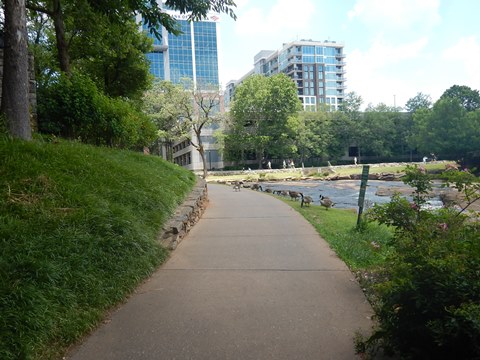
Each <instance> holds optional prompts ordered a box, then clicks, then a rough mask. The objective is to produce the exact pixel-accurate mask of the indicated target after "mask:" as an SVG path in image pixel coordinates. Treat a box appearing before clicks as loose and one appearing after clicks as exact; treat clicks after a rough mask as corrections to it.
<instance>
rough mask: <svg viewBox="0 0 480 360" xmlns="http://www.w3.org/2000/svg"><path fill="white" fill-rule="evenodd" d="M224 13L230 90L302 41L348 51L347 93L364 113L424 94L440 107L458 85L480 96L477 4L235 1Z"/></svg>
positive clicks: (224, 65) (453, 0)
mask: <svg viewBox="0 0 480 360" xmlns="http://www.w3.org/2000/svg"><path fill="white" fill-rule="evenodd" d="M235 3H236V4H237V7H236V9H235V13H236V15H237V20H236V21H234V20H233V19H231V18H229V17H228V15H226V14H222V15H221V21H220V23H219V72H220V81H221V83H222V85H223V86H225V85H226V83H227V82H228V81H230V80H237V79H239V78H241V77H242V76H243V75H245V74H246V73H247V72H248V71H250V70H251V69H253V59H254V56H255V55H256V54H257V53H258V52H260V51H261V50H279V49H281V48H282V46H283V44H284V43H288V42H291V41H295V40H301V39H312V40H315V41H323V40H330V41H336V42H339V43H343V44H344V53H345V54H346V58H345V61H346V72H347V73H346V78H347V82H346V85H347V92H351V91H354V92H355V93H357V94H358V95H360V96H361V97H362V99H363V102H364V107H365V106H367V105H368V104H372V105H378V104H379V103H384V104H386V105H389V106H394V105H395V106H400V107H403V106H404V105H405V103H406V102H407V101H408V100H409V99H411V98H412V97H414V96H415V95H416V94H417V93H418V92H422V93H423V94H427V95H430V96H431V98H432V101H436V100H437V99H438V98H439V97H440V96H441V95H442V94H443V92H444V91H445V90H447V89H448V88H450V87H451V86H453V85H466V86H469V87H470V88H472V89H476V90H480V26H479V25H478V24H479V22H478V21H479V20H478V16H479V15H478V14H480V1H478V0H294V1H292V0H261V1H260V0H235Z"/></svg>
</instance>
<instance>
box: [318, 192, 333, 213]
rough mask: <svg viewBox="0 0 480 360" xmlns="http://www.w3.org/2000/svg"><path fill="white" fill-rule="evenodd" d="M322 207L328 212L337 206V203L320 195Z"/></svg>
mask: <svg viewBox="0 0 480 360" xmlns="http://www.w3.org/2000/svg"><path fill="white" fill-rule="evenodd" d="M320 205H321V206H323V207H324V208H325V210H328V209H329V208H331V207H333V206H335V203H334V202H333V201H332V199H330V198H328V197H326V196H323V195H320Z"/></svg>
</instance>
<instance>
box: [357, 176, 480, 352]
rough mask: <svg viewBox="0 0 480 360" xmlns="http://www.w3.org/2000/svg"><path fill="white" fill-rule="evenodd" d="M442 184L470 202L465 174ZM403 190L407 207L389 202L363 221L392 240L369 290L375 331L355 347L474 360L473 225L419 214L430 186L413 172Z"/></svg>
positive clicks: (478, 316)
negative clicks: (410, 193) (410, 195)
mask: <svg viewBox="0 0 480 360" xmlns="http://www.w3.org/2000/svg"><path fill="white" fill-rule="evenodd" d="M447 179H448V181H449V182H450V183H451V184H452V185H453V186H454V187H455V188H457V189H459V190H460V191H462V192H463V193H464V194H465V195H466V197H467V200H468V199H470V200H468V203H471V202H473V201H475V200H478V198H479V196H480V195H479V190H480V184H479V182H478V179H477V178H475V177H474V176H473V175H472V174H470V173H466V172H458V171H452V172H450V173H449V174H448V175H447ZM405 182H406V183H407V184H409V185H411V186H412V187H414V188H415V189H416V192H415V196H414V202H413V203H409V202H408V201H407V200H405V199H402V198H400V197H398V196H397V197H394V198H393V200H392V202H391V203H389V204H386V205H381V206H376V207H374V209H373V210H371V212H370V213H369V217H370V219H371V220H375V221H378V222H380V223H381V224H386V225H390V226H394V227H395V229H396V233H395V237H394V239H393V241H392V242H391V246H392V248H393V250H394V251H393V252H392V253H391V254H390V256H389V257H388V258H387V261H386V262H385V264H384V265H383V266H382V270H381V271H380V273H381V276H379V277H378V278H379V279H381V280H379V282H378V283H377V284H376V286H375V289H376V296H377V301H376V303H375V304H374V309H375V313H376V319H377V321H378V326H377V328H376V329H375V331H374V332H373V334H372V335H371V336H370V337H369V338H368V339H367V340H366V341H365V342H363V344H362V345H361V347H362V348H363V349H364V350H366V351H367V352H368V353H369V354H370V355H372V354H374V353H375V352H376V351H378V350H379V349H383V350H384V351H385V352H386V353H387V354H397V355H399V356H400V357H401V358H405V359H453V358H455V359H478V358H479V356H480V346H479V344H480V305H479V304H480V280H479V277H478V274H479V273H480V231H479V230H480V228H479V223H478V221H470V220H469V217H468V216H466V215H465V212H464V209H462V208H447V209H442V210H439V211H436V212H431V211H427V210H425V209H424V208H422V205H423V203H424V201H425V196H426V194H427V193H428V190H429V188H430V186H431V185H430V180H429V178H428V175H426V174H424V173H422V172H421V170H420V169H418V168H416V167H410V168H409V169H408V170H407V176H406V177H405ZM468 203H467V205H468Z"/></svg>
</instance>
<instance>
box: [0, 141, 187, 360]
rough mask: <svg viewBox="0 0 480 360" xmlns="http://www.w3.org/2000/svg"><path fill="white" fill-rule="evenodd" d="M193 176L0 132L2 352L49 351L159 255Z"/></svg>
mask: <svg viewBox="0 0 480 360" xmlns="http://www.w3.org/2000/svg"><path fill="white" fill-rule="evenodd" d="M194 181H195V179H194V176H193V174H192V173H191V172H189V171H186V170H184V169H182V168H180V167H178V166H176V165H173V164H171V163H167V162H165V161H163V160H161V159H159V158H158V157H154V156H145V155H143V154H139V153H132V152H128V151H119V150H112V149H108V148H96V147H92V146H87V145H82V144H77V143H73V142H63V141H58V140H55V141H54V142H52V143H41V142H37V141H32V142H29V143H26V142H20V141H6V140H1V141H0V184H1V186H0V219H1V226H0V248H1V256H0V274H1V276H0V358H1V359H2V360H14V359H55V358H61V356H60V355H61V351H62V350H64V349H65V348H67V347H68V346H69V345H71V344H72V343H74V342H75V341H77V340H78V339H79V338H80V337H81V336H82V335H84V334H85V333H86V332H88V331H89V330H91V329H92V328H94V327H95V326H96V324H97V323H98V321H100V320H101V318H102V316H103V314H104V312H105V311H106V310H107V309H108V308H110V307H111V306H113V305H114V304H115V303H118V302H119V301H122V300H123V299H124V298H125V296H126V295H127V294H128V293H129V292H131V291H132V290H133V289H134V288H135V287H136V286H137V285H138V283H139V282H140V281H142V279H144V278H145V277H146V276H148V275H149V274H150V273H151V272H152V271H153V270H154V269H155V267H156V266H158V265H159V264H160V263H161V262H162V261H163V260H164V259H165V257H166V255H167V252H166V250H165V249H163V248H161V247H160V246H159V244H158V243H157V241H156V237H157V235H158V232H159V231H160V230H161V228H162V225H163V224H164V222H165V221H166V220H167V219H168V218H169V217H170V215H171V214H172V213H173V211H174V210H175V208H176V206H177V204H179V203H180V202H181V201H182V200H183V199H184V197H185V196H186V194H188V193H189V191H190V190H191V188H192V186H193V184H194Z"/></svg>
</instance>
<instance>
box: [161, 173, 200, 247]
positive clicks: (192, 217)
mask: <svg viewBox="0 0 480 360" xmlns="http://www.w3.org/2000/svg"><path fill="white" fill-rule="evenodd" d="M207 204H208V189H207V183H206V181H205V180H203V179H200V178H198V180H197V183H196V185H195V187H194V188H193V190H192V192H191V193H190V195H189V196H188V197H187V199H185V201H184V202H183V203H182V204H181V205H180V206H179V207H178V208H177V210H176V211H175V214H174V215H173V216H172V217H171V218H170V220H168V221H167V222H166V224H165V225H164V226H163V229H162V232H161V234H160V235H159V237H158V240H159V241H160V243H161V244H162V245H163V246H164V247H166V248H168V249H170V250H175V248H176V247H177V245H178V244H179V243H180V242H181V241H182V240H183V238H184V237H185V235H187V234H188V232H189V231H190V229H191V228H192V227H193V225H195V224H196V223H197V222H198V221H199V220H200V218H201V217H202V215H203V212H204V211H205V209H206V207H207Z"/></svg>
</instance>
